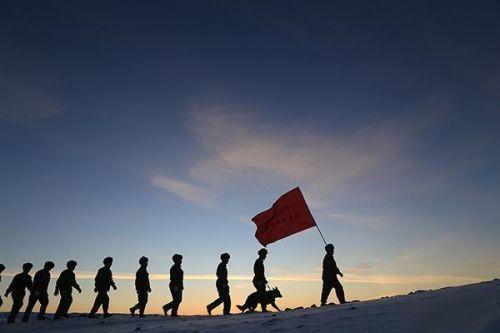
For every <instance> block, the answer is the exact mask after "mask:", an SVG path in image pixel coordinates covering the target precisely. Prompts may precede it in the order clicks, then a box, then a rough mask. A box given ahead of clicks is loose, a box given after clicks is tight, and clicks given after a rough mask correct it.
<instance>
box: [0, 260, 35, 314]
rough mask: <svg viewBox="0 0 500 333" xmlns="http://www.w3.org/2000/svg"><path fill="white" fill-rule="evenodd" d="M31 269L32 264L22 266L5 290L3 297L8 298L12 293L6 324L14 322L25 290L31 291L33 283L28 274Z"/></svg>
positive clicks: (21, 304)
mask: <svg viewBox="0 0 500 333" xmlns="http://www.w3.org/2000/svg"><path fill="white" fill-rule="evenodd" d="M32 268H33V264H32V263H30V262H27V263H25V264H24V265H23V272H22V273H19V274H17V275H16V276H14V278H13V279H12V282H11V283H10V285H9V288H7V291H6V292H5V297H8V296H9V294H10V293H12V309H11V310H10V314H9V317H8V318H7V323H9V324H10V323H13V322H14V321H15V320H16V317H17V314H18V313H19V310H20V309H21V307H22V306H23V300H24V296H25V295H26V288H28V290H29V291H31V288H32V286H33V283H32V282H31V275H29V272H30V270H31V269H32Z"/></svg>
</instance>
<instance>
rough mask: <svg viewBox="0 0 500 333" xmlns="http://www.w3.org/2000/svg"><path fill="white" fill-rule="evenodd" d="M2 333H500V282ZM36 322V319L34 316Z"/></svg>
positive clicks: (35, 325)
mask: <svg viewBox="0 0 500 333" xmlns="http://www.w3.org/2000/svg"><path fill="white" fill-rule="evenodd" d="M6 316H7V314H6V313H2V314H1V315H0V331H1V332H81V333H88V332H111V333H114V332H155V333H158V332H192V333H195V332H220V333H226V332H227V333H229V332H251V333H255V332H259V333H261V332H273V333H278V332H480V333H494V332H500V280H498V279H495V280H493V281H489V282H482V283H478V284H472V285H466V286H461V287H452V288H451V287H450V288H444V289H440V290H434V291H426V292H416V293H413V294H410V295H406V296H396V297H390V298H383V299H379V300H373V301H366V302H358V303H350V304H344V305H336V306H327V307H323V308H313V309H302V310H294V311H287V312H282V313H265V314H262V313H254V314H244V315H233V316H229V317H222V316H214V317H207V316H189V317H181V318H175V319H172V318H165V317H163V316H159V315H151V316H148V317H147V318H137V317H134V318H131V317H129V316H126V315H115V316H113V317H111V318H107V319H95V320H92V319H87V318H85V317H84V316H82V315H77V314H75V315H74V317H73V318H70V319H66V320H64V321H52V320H48V321H45V322H37V321H36V320H33V321H31V322H29V323H20V322H19V323H15V324H11V325H7V324H6V323H5V318H6ZM32 318H33V319H35V318H36V316H35V315H33V316H32Z"/></svg>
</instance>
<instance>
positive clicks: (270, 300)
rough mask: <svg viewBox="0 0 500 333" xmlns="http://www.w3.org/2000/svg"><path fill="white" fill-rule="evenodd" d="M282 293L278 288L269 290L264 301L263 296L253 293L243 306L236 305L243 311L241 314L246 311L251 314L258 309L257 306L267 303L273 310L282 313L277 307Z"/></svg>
mask: <svg viewBox="0 0 500 333" xmlns="http://www.w3.org/2000/svg"><path fill="white" fill-rule="evenodd" d="M281 297H283V296H281V293H280V291H279V290H278V288H273V289H271V290H268V291H266V292H265V296H264V299H262V296H261V294H260V293H259V292H258V291H256V292H254V293H251V294H250V295H248V297H247V300H246V301H245V304H243V305H236V307H237V308H238V309H240V310H241V312H245V310H250V312H253V311H254V310H255V308H256V307H257V304H259V303H260V304H261V305H262V303H265V304H271V306H272V307H273V308H275V309H276V310H278V311H281V310H280V308H278V306H277V305H276V298H281Z"/></svg>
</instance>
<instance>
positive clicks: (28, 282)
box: [26, 277, 33, 292]
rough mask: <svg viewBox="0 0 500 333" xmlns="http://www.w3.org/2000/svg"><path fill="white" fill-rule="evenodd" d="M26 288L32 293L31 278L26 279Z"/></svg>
mask: <svg viewBox="0 0 500 333" xmlns="http://www.w3.org/2000/svg"><path fill="white" fill-rule="evenodd" d="M26 288H28V290H29V291H30V292H31V291H33V282H32V281H31V277H28V281H27V282H26Z"/></svg>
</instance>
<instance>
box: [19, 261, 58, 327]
mask: <svg viewBox="0 0 500 333" xmlns="http://www.w3.org/2000/svg"><path fill="white" fill-rule="evenodd" d="M54 266H55V264H54V263H53V262H52V261H47V262H46V263H45V265H44V266H43V268H42V269H41V270H39V271H38V272H36V274H35V277H34V278H33V288H31V293H30V297H29V300H28V306H27V307H26V310H25V311H24V316H23V321H28V320H29V318H30V315H31V311H33V307H34V306H35V304H36V302H40V311H39V312H38V320H45V319H46V318H45V311H46V310H47V306H48V305H49V293H48V291H47V289H48V288H49V283H50V270H51V269H52V268H54Z"/></svg>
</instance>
